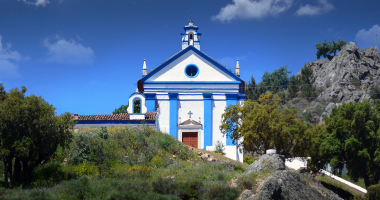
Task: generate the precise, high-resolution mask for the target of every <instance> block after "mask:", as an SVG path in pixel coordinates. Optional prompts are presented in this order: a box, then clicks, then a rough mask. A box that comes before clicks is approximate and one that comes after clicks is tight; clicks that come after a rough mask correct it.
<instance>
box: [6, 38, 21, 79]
mask: <svg viewBox="0 0 380 200" xmlns="http://www.w3.org/2000/svg"><path fill="white" fill-rule="evenodd" d="M2 39H3V38H2V36H1V35H0V77H2V78H4V77H5V78H13V77H17V76H19V75H20V74H19V72H18V70H17V68H18V67H17V63H18V62H19V61H20V60H22V59H26V57H25V58H24V57H22V56H21V54H20V53H18V52H17V51H11V50H10V49H11V44H9V43H8V44H7V45H6V47H3V44H2V42H1V40H2Z"/></svg>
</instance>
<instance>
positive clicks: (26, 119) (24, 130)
mask: <svg viewBox="0 0 380 200" xmlns="http://www.w3.org/2000/svg"><path fill="white" fill-rule="evenodd" d="M25 92H26V88H25V87H24V86H23V87H22V89H21V91H20V90H18V88H15V89H11V90H10V91H9V92H8V93H6V95H5V98H4V100H3V102H1V103H0V145H1V146H0V157H1V158H2V159H3V160H4V161H5V163H7V164H6V167H5V171H6V172H9V171H10V173H9V174H12V172H11V169H12V160H13V158H14V159H15V171H14V174H15V177H17V178H21V175H20V174H21V173H22V177H23V180H22V182H23V187H25V186H28V185H29V184H30V183H31V175H32V171H33V169H34V168H35V167H37V166H38V165H40V164H41V163H44V162H46V161H48V160H49V159H50V158H51V156H53V154H54V152H55V151H56V149H57V147H58V145H59V146H61V147H63V148H65V147H66V146H67V145H68V143H69V142H70V140H71V137H72V133H71V132H70V131H69V128H70V126H72V124H73V120H72V119H71V115H70V114H67V113H66V114H64V115H62V116H60V117H57V116H55V114H54V112H55V108H54V107H53V106H52V105H50V104H49V103H47V102H46V101H45V100H44V99H43V98H42V97H41V96H40V97H37V96H35V95H30V96H25ZM21 169H22V171H21ZM5 174H7V173H5ZM11 179H12V178H11ZM17 181H18V180H16V182H17ZM5 182H6V186H8V183H7V182H8V180H7V179H6V181H5Z"/></svg>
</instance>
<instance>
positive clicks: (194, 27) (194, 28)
mask: <svg viewBox="0 0 380 200" xmlns="http://www.w3.org/2000/svg"><path fill="white" fill-rule="evenodd" d="M184 29H185V31H187V30H195V31H198V29H199V28H198V27H196V26H189V27H186V26H185V27H184Z"/></svg>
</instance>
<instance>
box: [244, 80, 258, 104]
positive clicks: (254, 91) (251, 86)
mask: <svg viewBox="0 0 380 200" xmlns="http://www.w3.org/2000/svg"><path fill="white" fill-rule="evenodd" d="M257 86H258V85H256V81H255V78H253V76H251V80H250V81H249V83H248V84H246V86H245V99H246V100H248V99H250V100H254V101H255V100H258V99H259V97H260V95H261V93H260V88H258V87H257Z"/></svg>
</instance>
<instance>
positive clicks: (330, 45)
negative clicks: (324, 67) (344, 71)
mask: <svg viewBox="0 0 380 200" xmlns="http://www.w3.org/2000/svg"><path fill="white" fill-rule="evenodd" d="M345 44H346V41H344V40H340V39H338V42H335V40H333V41H329V42H326V40H325V41H324V42H322V43H318V44H316V45H315V47H316V48H317V53H316V54H317V59H320V58H321V56H323V57H324V58H327V59H329V60H331V59H332V58H333V57H334V56H335V55H336V52H337V51H340V50H341V49H342V47H343V46H344V45H345ZM331 54H333V55H331Z"/></svg>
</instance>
